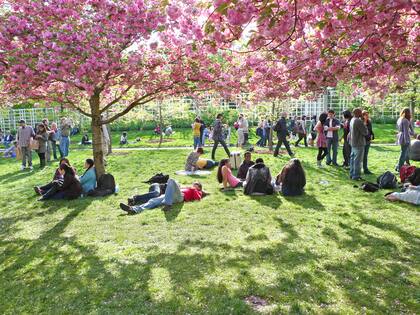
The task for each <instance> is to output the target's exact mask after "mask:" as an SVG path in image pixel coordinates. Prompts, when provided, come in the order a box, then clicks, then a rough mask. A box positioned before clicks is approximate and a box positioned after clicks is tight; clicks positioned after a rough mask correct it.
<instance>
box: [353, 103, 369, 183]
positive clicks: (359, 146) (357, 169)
mask: <svg viewBox="0 0 420 315" xmlns="http://www.w3.org/2000/svg"><path fill="white" fill-rule="evenodd" d="M361 117H362V110H361V109H360V108H356V109H354V110H353V118H352V119H351V121H350V139H349V140H350V145H351V154H350V178H351V179H353V180H361V179H362V178H361V176H360V174H361V171H362V162H363V156H364V153H365V145H366V136H367V135H368V130H367V127H366V125H365V124H364V123H363V121H362V119H361Z"/></svg>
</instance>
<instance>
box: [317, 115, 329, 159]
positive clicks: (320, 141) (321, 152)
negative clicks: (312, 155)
mask: <svg viewBox="0 0 420 315" xmlns="http://www.w3.org/2000/svg"><path fill="white" fill-rule="evenodd" d="M327 118H328V115H327V114H326V113H322V114H321V115H319V120H318V122H317V124H316V125H315V130H316V132H317V133H318V136H317V137H316V138H317V139H316V146H317V147H318V156H317V158H316V161H317V165H318V167H322V160H323V159H324V158H325V157H326V156H327V154H328V148H327V138H326V137H325V131H324V125H325V122H326V121H327Z"/></svg>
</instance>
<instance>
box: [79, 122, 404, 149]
mask: <svg viewBox="0 0 420 315" xmlns="http://www.w3.org/2000/svg"><path fill="white" fill-rule="evenodd" d="M374 132H375V136H376V140H375V141H374V143H377V144H385V143H395V139H396V130H395V126H394V125H392V124H382V125H380V124H375V125H374ZM121 134H122V132H116V131H115V132H112V133H111V138H112V144H113V146H114V147H116V148H118V147H120V144H119V143H120V137H121ZM89 137H90V139H92V135H89ZM137 137H140V138H141V141H140V142H135V139H136V138H137ZM81 139H82V135H76V136H74V137H72V138H71V140H72V148H74V149H76V148H80V145H79V143H80V141H81ZM128 139H129V142H130V143H129V144H128V145H125V146H124V147H128V148H140V147H145V148H151V147H157V146H158V140H159V137H158V136H157V135H155V134H154V132H153V131H152V130H143V131H129V132H128ZM164 139H165V142H164V143H163V144H162V146H163V147H183V146H192V144H193V139H192V132H191V130H190V129H176V130H175V134H174V135H173V136H171V137H169V138H167V137H164ZM258 139H259V138H258V137H257V136H256V134H255V127H254V128H251V130H250V143H251V144H254V145H255V143H256V142H257V141H258ZM236 141H237V135H236V132H235V131H233V132H232V137H231V143H232V144H234V143H236Z"/></svg>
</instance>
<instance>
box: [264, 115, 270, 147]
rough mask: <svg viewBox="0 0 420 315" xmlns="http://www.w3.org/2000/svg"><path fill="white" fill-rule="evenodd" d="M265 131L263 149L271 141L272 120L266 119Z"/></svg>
mask: <svg viewBox="0 0 420 315" xmlns="http://www.w3.org/2000/svg"><path fill="white" fill-rule="evenodd" d="M263 131H264V133H263V136H264V140H263V147H265V146H266V145H267V141H268V140H269V139H270V131H271V120H270V119H268V118H266V119H264V123H263Z"/></svg>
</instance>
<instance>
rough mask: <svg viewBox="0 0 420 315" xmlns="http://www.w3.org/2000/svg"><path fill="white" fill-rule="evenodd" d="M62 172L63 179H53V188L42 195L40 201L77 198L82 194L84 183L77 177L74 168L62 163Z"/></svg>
mask: <svg viewBox="0 0 420 315" xmlns="http://www.w3.org/2000/svg"><path fill="white" fill-rule="evenodd" d="M60 174H61V176H62V178H61V179H59V180H56V181H53V185H52V187H51V189H49V190H48V191H47V192H46V193H44V194H43V195H42V197H41V198H40V199H38V200H39V201H44V200H48V199H55V200H57V199H68V200H69V199H77V198H79V197H80V195H81V194H82V192H83V190H82V185H81V184H80V181H79V180H78V179H77V177H76V174H75V173H74V170H73V168H72V167H71V166H70V165H68V164H66V163H62V164H61V165H60Z"/></svg>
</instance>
